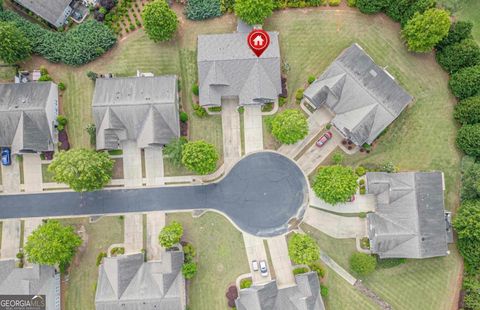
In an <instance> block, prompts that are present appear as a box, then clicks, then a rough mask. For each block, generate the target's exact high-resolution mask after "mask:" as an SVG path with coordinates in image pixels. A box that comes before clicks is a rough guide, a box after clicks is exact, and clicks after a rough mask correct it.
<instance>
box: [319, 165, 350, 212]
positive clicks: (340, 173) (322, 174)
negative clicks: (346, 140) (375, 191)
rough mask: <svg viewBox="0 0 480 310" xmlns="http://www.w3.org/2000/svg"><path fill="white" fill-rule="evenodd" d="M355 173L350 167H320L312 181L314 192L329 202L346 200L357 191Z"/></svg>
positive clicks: (335, 202)
mask: <svg viewBox="0 0 480 310" xmlns="http://www.w3.org/2000/svg"><path fill="white" fill-rule="evenodd" d="M357 188H358V184H357V175H356V174H355V172H354V171H353V170H352V168H350V167H343V166H338V165H336V166H327V167H320V169H318V173H317V175H316V176H315V180H314V181H313V191H314V192H315V194H316V195H317V196H318V197H319V198H321V199H323V200H325V202H327V203H330V204H337V203H340V202H346V201H348V200H349V199H350V197H352V196H353V195H354V194H355V192H356V191H357Z"/></svg>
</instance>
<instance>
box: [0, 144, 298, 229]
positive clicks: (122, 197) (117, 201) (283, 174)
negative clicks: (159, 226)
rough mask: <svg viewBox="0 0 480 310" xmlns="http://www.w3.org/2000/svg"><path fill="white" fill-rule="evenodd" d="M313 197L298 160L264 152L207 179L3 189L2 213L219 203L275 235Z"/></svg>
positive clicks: (244, 224) (246, 223) (241, 221)
mask: <svg viewBox="0 0 480 310" xmlns="http://www.w3.org/2000/svg"><path fill="white" fill-rule="evenodd" d="M307 200H308V185H307V181H306V179H305V176H304V175H303V173H302V171H301V170H300V169H299V168H298V166H297V165H296V164H295V163H294V162H293V161H291V160H290V159H288V158H287V157H285V156H283V155H280V154H277V153H273V152H260V153H254V154H251V155H248V156H246V157H244V158H243V159H241V160H240V161H239V162H238V163H237V164H236V165H235V166H234V167H233V168H232V170H230V172H229V173H228V175H227V176H225V177H224V178H223V179H221V180H220V181H219V182H218V183H212V184H207V185H196V186H178V187H158V188H132V189H108V190H101V191H96V192H89V193H75V192H44V193H37V194H14V195H13V194H12V195H0V219H9V218H29V217H69V216H82V215H84V216H91V215H103V214H122V213H128V212H149V211H176V210H179V211H180V210H191V209H213V210H217V211H220V212H222V213H224V214H225V215H227V216H228V217H229V218H230V219H231V220H232V221H233V222H235V224H236V225H237V226H238V227H239V228H240V229H242V230H243V231H245V232H247V233H250V234H252V235H256V236H262V237H270V236H276V235H279V234H283V233H285V232H287V228H288V222H289V221H290V220H291V219H292V218H301V217H302V216H303V213H304V212H305V206H306V205H307V203H306V201H307Z"/></svg>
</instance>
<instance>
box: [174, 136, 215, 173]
mask: <svg viewBox="0 0 480 310" xmlns="http://www.w3.org/2000/svg"><path fill="white" fill-rule="evenodd" d="M217 160H218V154H217V150H216V149H215V146H214V145H212V144H210V143H207V142H205V141H203V140H199V141H194V142H188V143H187V144H185V145H184V146H183V151H182V163H183V164H184V165H185V167H187V168H188V169H190V170H192V171H194V172H197V173H199V174H208V173H212V172H214V171H215V169H216V167H217Z"/></svg>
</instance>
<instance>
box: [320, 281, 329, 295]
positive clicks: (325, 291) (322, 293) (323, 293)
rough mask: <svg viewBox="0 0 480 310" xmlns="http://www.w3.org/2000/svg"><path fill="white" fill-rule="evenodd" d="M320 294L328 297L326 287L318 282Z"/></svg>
mask: <svg viewBox="0 0 480 310" xmlns="http://www.w3.org/2000/svg"><path fill="white" fill-rule="evenodd" d="M320 295H322V297H323V298H327V297H328V287H326V286H325V285H323V284H320Z"/></svg>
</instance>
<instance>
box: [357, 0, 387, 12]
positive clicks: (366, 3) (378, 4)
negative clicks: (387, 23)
mask: <svg viewBox="0 0 480 310" xmlns="http://www.w3.org/2000/svg"><path fill="white" fill-rule="evenodd" d="M389 2H390V1H389V0H357V3H356V6H357V8H358V9H359V10H360V12H362V13H364V14H374V13H379V12H381V11H382V10H383V9H385V8H386V7H387V6H388V5H389Z"/></svg>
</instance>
